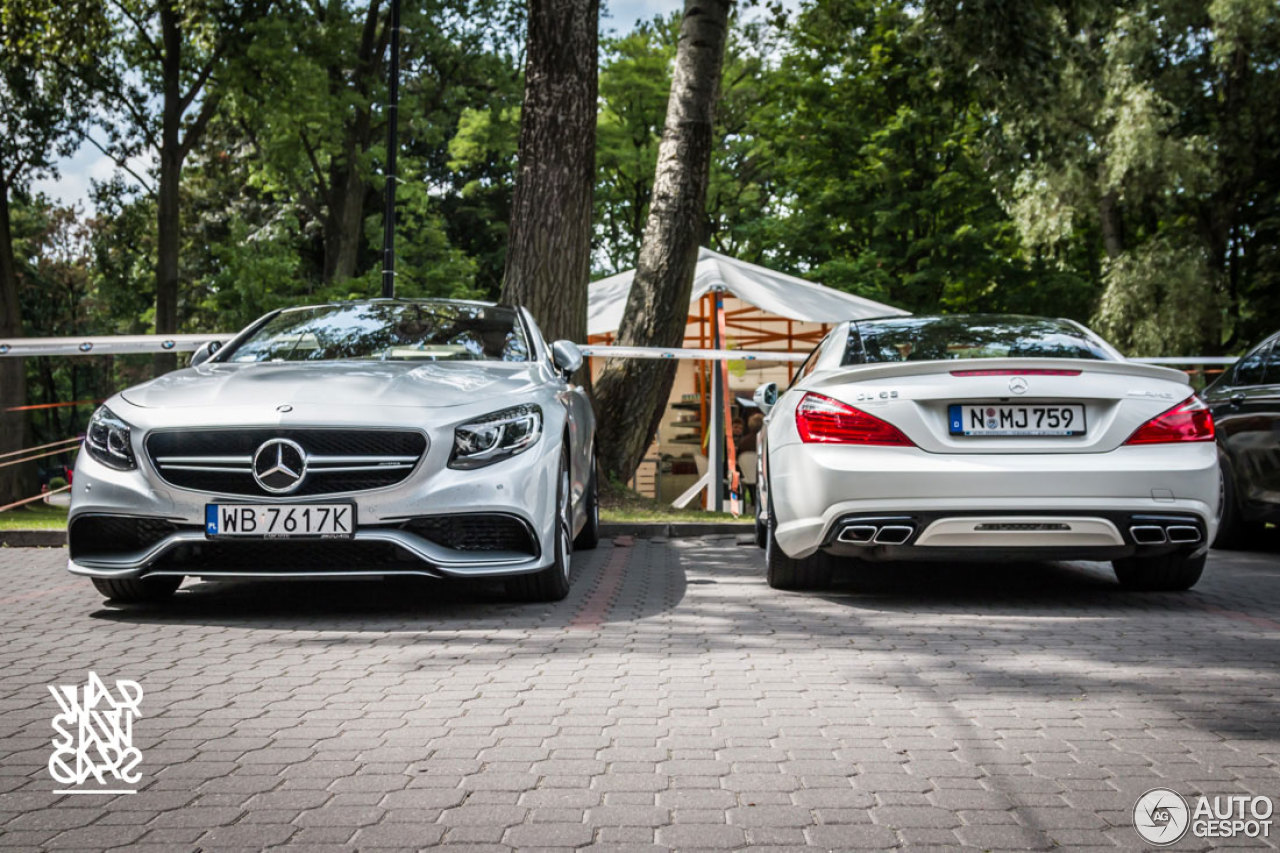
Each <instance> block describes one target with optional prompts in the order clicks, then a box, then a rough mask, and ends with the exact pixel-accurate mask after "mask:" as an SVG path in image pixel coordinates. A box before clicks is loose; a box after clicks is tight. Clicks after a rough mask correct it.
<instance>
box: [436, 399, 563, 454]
mask: <svg viewBox="0 0 1280 853" xmlns="http://www.w3.org/2000/svg"><path fill="white" fill-rule="evenodd" d="M541 435H542V409H540V408H538V407H537V406H535V405H533V404H532V403H530V404H528V405H524V406H515V407H514V408H510V409H503V410H502V411H500V412H494V413H493V414H490V415H485V416H484V417H483V418H476V419H475V420H474V421H469V422H468V423H465V424H463V425H462V426H460V427H457V428H456V429H454V431H453V453H452V454H451V455H450V456H449V467H450V468H463V469H467V468H480V467H482V466H485V465H491V464H493V463H494V462H497V461H499V460H501V459H508V458H510V457H512V456H515V455H516V454H518V453H523V452H524V451H526V450H528V449H529V448H530V447H532V446H533V445H534V444H535V443H537V441H538V437H539V436H541Z"/></svg>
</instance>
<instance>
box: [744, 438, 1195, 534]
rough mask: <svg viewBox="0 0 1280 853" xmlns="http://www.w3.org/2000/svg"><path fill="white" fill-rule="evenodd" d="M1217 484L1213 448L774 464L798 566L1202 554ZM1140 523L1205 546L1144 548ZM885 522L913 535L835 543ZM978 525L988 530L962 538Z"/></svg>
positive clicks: (875, 455) (867, 450)
mask: <svg viewBox="0 0 1280 853" xmlns="http://www.w3.org/2000/svg"><path fill="white" fill-rule="evenodd" d="M1218 476H1219V474H1218V461H1217V454H1216V450H1215V448H1214V445H1213V443H1212V442H1195V443H1187V444H1182V445H1165V446H1161V445H1151V446H1135V447H1121V448H1118V449H1116V450H1113V451H1111V452H1108V453H1070V454H1068V453H1063V454H990V455H988V454H963V455H962V454H955V455H943V454H933V453H926V452H925V451H922V450H919V449H918V448H900V447H849V446H830V445H827V446H823V445H809V444H801V443H798V442H797V443H791V444H787V445H785V446H782V447H778V448H774V449H773V450H771V452H770V458H769V488H770V490H771V494H770V503H771V505H772V511H773V512H774V513H775V515H776V534H775V535H776V536H777V541H778V545H779V546H780V547H781V549H782V550H783V551H784V552H786V553H787V554H789V555H791V556H792V557H806V556H808V555H810V554H813V553H814V552H816V551H818V550H820V549H822V550H825V551H829V552H831V553H836V554H856V555H857V556H861V557H864V558H867V559H877V558H878V559H952V558H956V557H961V558H964V557H967V558H969V559H973V558H976V557H982V558H990V557H1016V558H1025V557H1033V558H1034V557H1038V558H1042V559H1043V558H1049V559H1116V558H1119V557H1126V556H1131V555H1133V554H1136V553H1147V554H1152V555H1154V554H1158V553H1161V552H1162V551H1169V550H1179V551H1186V552H1191V553H1202V552H1203V551H1205V550H1206V549H1207V548H1208V547H1209V543H1210V542H1212V541H1213V537H1214V535H1215V534H1216V530H1217V521H1216V514H1217V502H1218ZM1135 516H1137V517H1141V516H1160V517H1169V518H1171V519H1174V520H1177V521H1179V522H1180V524H1177V525H1175V526H1183V525H1190V526H1194V527H1195V528H1196V529H1197V531H1198V538H1197V540H1196V541H1194V542H1191V541H1185V542H1177V543H1170V542H1167V541H1166V542H1165V543H1163V544H1162V545H1159V546H1157V545H1140V544H1139V543H1138V542H1136V541H1135V540H1134V538H1133V535H1132V534H1131V532H1130V528H1131V527H1134V526H1137V523H1135V522H1134V521H1132V519H1133V518H1134V517H1135ZM879 518H886V519H894V518H897V519H910V521H902V522H900V525H901V526H904V527H910V528H911V532H910V534H909V535H907V536H905V537H903V538H902V540H901V541H897V542H883V543H872V544H873V546H874V547H866V546H864V545H858V544H852V543H840V542H838V541H837V539H838V537H839V536H840V533H841V531H842V529H843V528H845V527H846V526H848V525H849V524H850V523H851V522H854V521H858V520H863V519H879ZM973 518H978V519H980V521H979V522H978V523H980V524H983V525H984V529H983V530H981V531H978V530H977V528H976V524H975V525H970V526H969V527H968V529H967V530H965V529H964V527H965V524H966V519H969V520H972V519H973ZM1086 520H1088V523H1084V522H1086ZM885 523H886V524H889V522H888V521H886V522H885ZM1170 523H1172V522H1170ZM1028 525H1030V526H1028ZM1064 525H1065V527H1066V529H1064ZM940 526H941V527H940ZM948 526H950V529H948ZM1166 546H1167V547H1166Z"/></svg>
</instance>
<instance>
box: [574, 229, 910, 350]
mask: <svg viewBox="0 0 1280 853" xmlns="http://www.w3.org/2000/svg"><path fill="white" fill-rule="evenodd" d="M635 275H636V271H635V270H627V271H626V272H621V273H618V274H617V275H613V276H609V277H608V278H602V279H600V280H599V281H596V282H592V283H591V285H590V287H589V288H588V291H587V294H588V295H587V334H588V335H604V334H608V333H610V332H616V331H617V330H618V327H619V326H621V325H622V314H623V311H624V310H626V307H627V295H628V294H629V293H630V292H631V282H632V280H633V279H634V278H635ZM716 289H722V290H727V291H729V292H730V293H732V294H733V295H734V296H736V297H738V298H739V299H741V300H742V301H743V302H747V303H750V304H751V305H754V306H755V307H756V308H759V309H760V310H762V311H765V312H767V313H769V314H776V315H777V316H779V317H786V318H788V319H791V320H800V321H803V322H807V323H836V322H839V321H841V320H862V319H866V318H868V317H886V316H903V315H906V314H909V313H911V312H909V311H903V310H902V309H900V308H894V307H893V306H890V305H884V304H882V303H880V302H873V301H872V300H870V299H863V298H862V297H861V296H854V295H852V294H849V293H843V292H841V291H839V290H832V289H831V288H829V287H823V286H822V285H820V284H814V283H813V282H811V281H805V280H804V279H802V278H796V277H795V276H793V275H787V274H785V273H780V272H775V271H773V270H770V269H766V268H764V267H760V266H756V265H755V264H749V263H747V262H746V261H740V260H737V259H736V258H730V257H728V256H727V255H721V254H720V253H718V252H713V251H711V250H710V249H706V248H701V249H698V266H697V271H696V272H695V273H694V276H693V293H692V295H691V296H690V299H689V305H690V310H691V311H693V310H695V306H696V305H697V303H698V300H699V299H701V298H702V296H703V295H704V294H706V293H708V292H709V291H712V290H716Z"/></svg>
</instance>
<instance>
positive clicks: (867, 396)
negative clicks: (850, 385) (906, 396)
mask: <svg viewBox="0 0 1280 853" xmlns="http://www.w3.org/2000/svg"><path fill="white" fill-rule="evenodd" d="M897 398H898V392H897V391H859V392H858V401H859V402H862V401H865V400H896V399H897Z"/></svg>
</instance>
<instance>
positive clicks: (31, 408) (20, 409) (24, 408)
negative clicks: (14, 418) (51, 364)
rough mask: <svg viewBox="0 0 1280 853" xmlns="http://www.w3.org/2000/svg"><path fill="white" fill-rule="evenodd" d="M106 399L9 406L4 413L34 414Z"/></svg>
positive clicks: (85, 404)
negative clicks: (43, 410)
mask: <svg viewBox="0 0 1280 853" xmlns="http://www.w3.org/2000/svg"><path fill="white" fill-rule="evenodd" d="M106 399H107V398H106V397H103V398H102V400H75V401H73V402H70V403H32V404H31V405H30V406H10V407H9V408H7V409H5V411H6V412H34V411H36V410H37V409H61V408H63V407H64V406H87V405H89V404H90V403H101V402H103V401H104V400H106Z"/></svg>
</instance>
